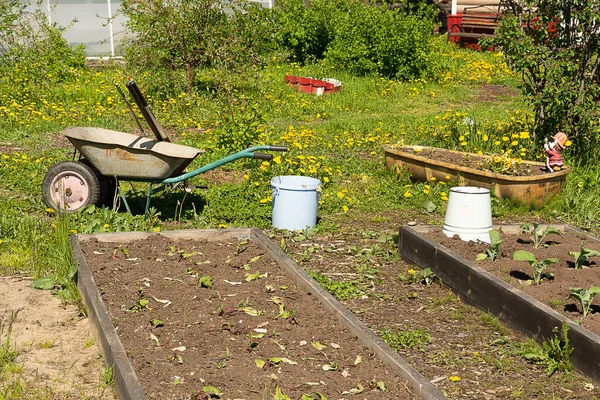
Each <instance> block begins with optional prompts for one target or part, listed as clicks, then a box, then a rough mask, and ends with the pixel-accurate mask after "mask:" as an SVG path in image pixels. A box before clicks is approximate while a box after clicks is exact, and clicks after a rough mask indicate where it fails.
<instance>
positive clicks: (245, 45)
mask: <svg viewBox="0 0 600 400" xmlns="http://www.w3.org/2000/svg"><path fill="white" fill-rule="evenodd" d="M228 5H229V7H228V8H226V9H224V8H223V4H222V2H221V1H219V0H199V1H169V0H157V1H153V2H147V1H144V0H125V1H123V5H122V9H123V13H124V14H125V16H126V17H128V22H127V28H128V30H129V33H130V35H129V36H128V37H127V39H126V49H127V50H126V57H127V59H128V61H130V62H131V63H132V65H133V66H134V67H136V68H138V69H141V70H152V71H153V73H158V74H157V76H158V78H159V80H155V81H154V85H155V88H154V89H158V88H161V87H166V88H168V89H170V90H172V91H173V92H176V91H181V90H183V89H185V90H186V91H187V92H188V93H191V92H192V90H193V89H194V86H195V84H196V75H197V73H198V70H200V69H202V68H214V69H217V70H220V71H224V74H222V75H221V78H225V77H226V75H227V74H229V73H235V72H240V71H242V70H243V69H245V67H247V66H249V65H254V64H256V63H260V60H261V57H262V56H263V55H265V54H266V53H267V50H268V49H269V46H270V43H271V37H272V35H271V30H272V26H273V25H272V23H271V21H270V19H269V18H268V17H267V16H268V14H267V13H266V11H265V10H263V9H262V8H261V7H260V6H258V5H256V4H254V5H252V4H249V3H247V2H244V1H232V2H229V3H228ZM257 32H260V34H256V33H257ZM182 80H183V82H185V85H181V84H180V82H181V81H182ZM161 90H162V91H164V89H161Z"/></svg>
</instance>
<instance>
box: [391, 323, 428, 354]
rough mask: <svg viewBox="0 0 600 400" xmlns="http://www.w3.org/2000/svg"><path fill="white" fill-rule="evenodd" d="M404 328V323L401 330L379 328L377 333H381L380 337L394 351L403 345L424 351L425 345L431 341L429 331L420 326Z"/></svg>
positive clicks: (403, 346)
mask: <svg viewBox="0 0 600 400" xmlns="http://www.w3.org/2000/svg"><path fill="white" fill-rule="evenodd" d="M406 328H407V326H406V325H404V330H403V331H392V330H391V329H388V328H382V329H380V330H379V334H380V335H381V339H382V340H383V341H384V342H385V343H387V344H388V345H389V346H390V347H391V348H393V349H394V350H396V351H397V350H399V349H403V348H405V347H408V348H411V349H419V350H421V351H424V348H425V345H426V344H429V343H431V336H430V335H429V332H427V331H426V330H425V329H420V328H419V329H406Z"/></svg>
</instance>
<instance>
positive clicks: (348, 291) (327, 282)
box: [309, 272, 365, 300]
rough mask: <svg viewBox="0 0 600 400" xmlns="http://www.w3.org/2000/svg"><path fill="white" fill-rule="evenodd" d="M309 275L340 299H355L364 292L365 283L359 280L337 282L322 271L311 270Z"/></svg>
mask: <svg viewBox="0 0 600 400" xmlns="http://www.w3.org/2000/svg"><path fill="white" fill-rule="evenodd" d="M309 275H310V276H311V277H312V278H313V279H314V280H316V281H317V282H318V283H319V285H321V286H322V287H323V288H324V289H325V290H327V291H328V292H329V293H331V294H332V295H333V297H335V298H336V299H338V300H348V299H350V298H353V299H355V298H357V297H358V296H360V295H361V294H363V293H364V287H365V285H364V284H362V283H360V282H359V281H355V280H348V281H342V282H337V281H334V280H331V279H329V278H328V277H326V276H325V275H323V274H321V273H320V272H311V273H310V274H309Z"/></svg>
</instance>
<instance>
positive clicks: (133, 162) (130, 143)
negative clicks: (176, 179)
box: [62, 127, 204, 180]
mask: <svg viewBox="0 0 600 400" xmlns="http://www.w3.org/2000/svg"><path fill="white" fill-rule="evenodd" d="M62 134H63V135H64V136H66V137H67V139H69V141H70V142H71V143H72V144H73V146H75V148H76V149H77V150H79V152H81V154H82V155H83V156H84V157H85V158H86V159H87V160H88V161H89V162H90V164H92V165H93V166H94V167H95V168H96V169H97V170H98V172H100V174H102V175H104V176H116V177H118V178H120V179H123V180H130V179H141V180H162V179H166V178H170V177H173V176H176V175H180V174H181V173H183V170H184V169H185V168H186V167H187V166H188V165H189V164H190V163H191V162H192V161H193V160H194V158H196V156H197V155H198V154H201V153H203V152H204V150H201V149H197V148H194V147H189V146H183V145H180V144H175V143H171V142H164V141H158V140H154V139H150V138H146V137H142V136H136V135H131V134H129V133H124V132H118V131H111V130H108V129H103V128H93V127H73V128H67V129H65V130H63V131H62Z"/></svg>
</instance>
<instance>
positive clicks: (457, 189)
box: [450, 186, 491, 195]
mask: <svg viewBox="0 0 600 400" xmlns="http://www.w3.org/2000/svg"><path fill="white" fill-rule="evenodd" d="M450 191H451V192H454V193H460V194H484V195H486V194H490V193H491V191H490V189H488V188H483V187H479V186H453V187H451V188H450Z"/></svg>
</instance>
